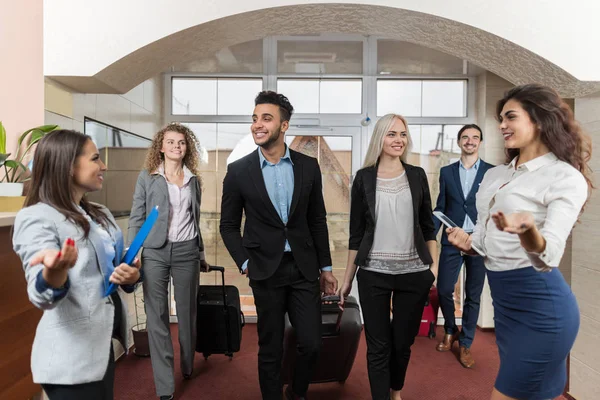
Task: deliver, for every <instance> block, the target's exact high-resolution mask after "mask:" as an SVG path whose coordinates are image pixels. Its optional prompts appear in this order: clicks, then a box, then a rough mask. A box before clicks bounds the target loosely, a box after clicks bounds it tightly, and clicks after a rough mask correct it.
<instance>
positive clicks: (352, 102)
mask: <svg viewBox="0 0 600 400" xmlns="http://www.w3.org/2000/svg"><path fill="white" fill-rule="evenodd" d="M277 91H278V92H279V93H282V94H284V95H286V96H287V98H288V99H289V100H290V103H292V106H294V112H295V113H297V114H360V113H361V112H362V80H361V79H319V80H318V79H279V80H277Z"/></svg>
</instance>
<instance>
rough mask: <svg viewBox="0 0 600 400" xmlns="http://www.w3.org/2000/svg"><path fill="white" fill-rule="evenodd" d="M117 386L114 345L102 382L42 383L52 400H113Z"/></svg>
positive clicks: (111, 348) (111, 347)
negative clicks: (75, 383)
mask: <svg viewBox="0 0 600 400" xmlns="http://www.w3.org/2000/svg"><path fill="white" fill-rule="evenodd" d="M114 384H115V355H114V353H113V346H112V343H111V345H110V356H109V357H108V367H107V368H106V374H104V378H102V380H101V381H96V382H89V383H81V384H78V385H53V384H47V383H42V388H43V389H44V392H46V394H47V395H48V398H49V399H50V400H82V399H85V400H113V387H114Z"/></svg>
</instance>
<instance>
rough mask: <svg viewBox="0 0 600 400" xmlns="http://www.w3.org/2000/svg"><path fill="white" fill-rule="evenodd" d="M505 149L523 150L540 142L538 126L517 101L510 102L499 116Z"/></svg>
mask: <svg viewBox="0 0 600 400" xmlns="http://www.w3.org/2000/svg"><path fill="white" fill-rule="evenodd" d="M499 119H500V131H501V132H502V135H503V136H504V147H506V148H507V149H522V148H524V147H527V146H529V145H532V144H534V143H536V142H537V141H539V140H540V134H539V131H538V129H537V126H536V125H535V124H534V123H533V121H531V118H530V117H529V114H528V113H527V111H525V110H524V109H523V107H522V106H521V103H519V102H518V101H516V100H513V99H511V100H508V101H507V102H506V104H505V105H504V107H503V108H502V112H501V113H500V116H499Z"/></svg>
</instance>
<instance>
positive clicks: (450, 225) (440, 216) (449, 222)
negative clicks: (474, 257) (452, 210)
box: [433, 211, 483, 255]
mask: <svg viewBox="0 0 600 400" xmlns="http://www.w3.org/2000/svg"><path fill="white" fill-rule="evenodd" d="M433 215H435V216H436V218H437V219H439V220H440V221H442V223H443V224H444V225H446V226H447V227H448V228H460V227H459V226H458V225H456V224H455V223H454V221H452V220H451V219H450V218H448V216H447V215H446V214H444V213H443V212H441V211H434V212H433ZM471 248H472V249H473V250H475V251H476V252H477V253H479V254H480V255H483V251H481V250H479V249H478V248H477V246H475V245H474V244H473V243H471Z"/></svg>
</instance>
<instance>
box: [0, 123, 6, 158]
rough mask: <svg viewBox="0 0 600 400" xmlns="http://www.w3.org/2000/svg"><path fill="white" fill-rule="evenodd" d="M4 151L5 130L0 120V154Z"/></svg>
mask: <svg viewBox="0 0 600 400" xmlns="http://www.w3.org/2000/svg"><path fill="white" fill-rule="evenodd" d="M4 153H6V130H5V129H4V125H2V121H0V154H4Z"/></svg>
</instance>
